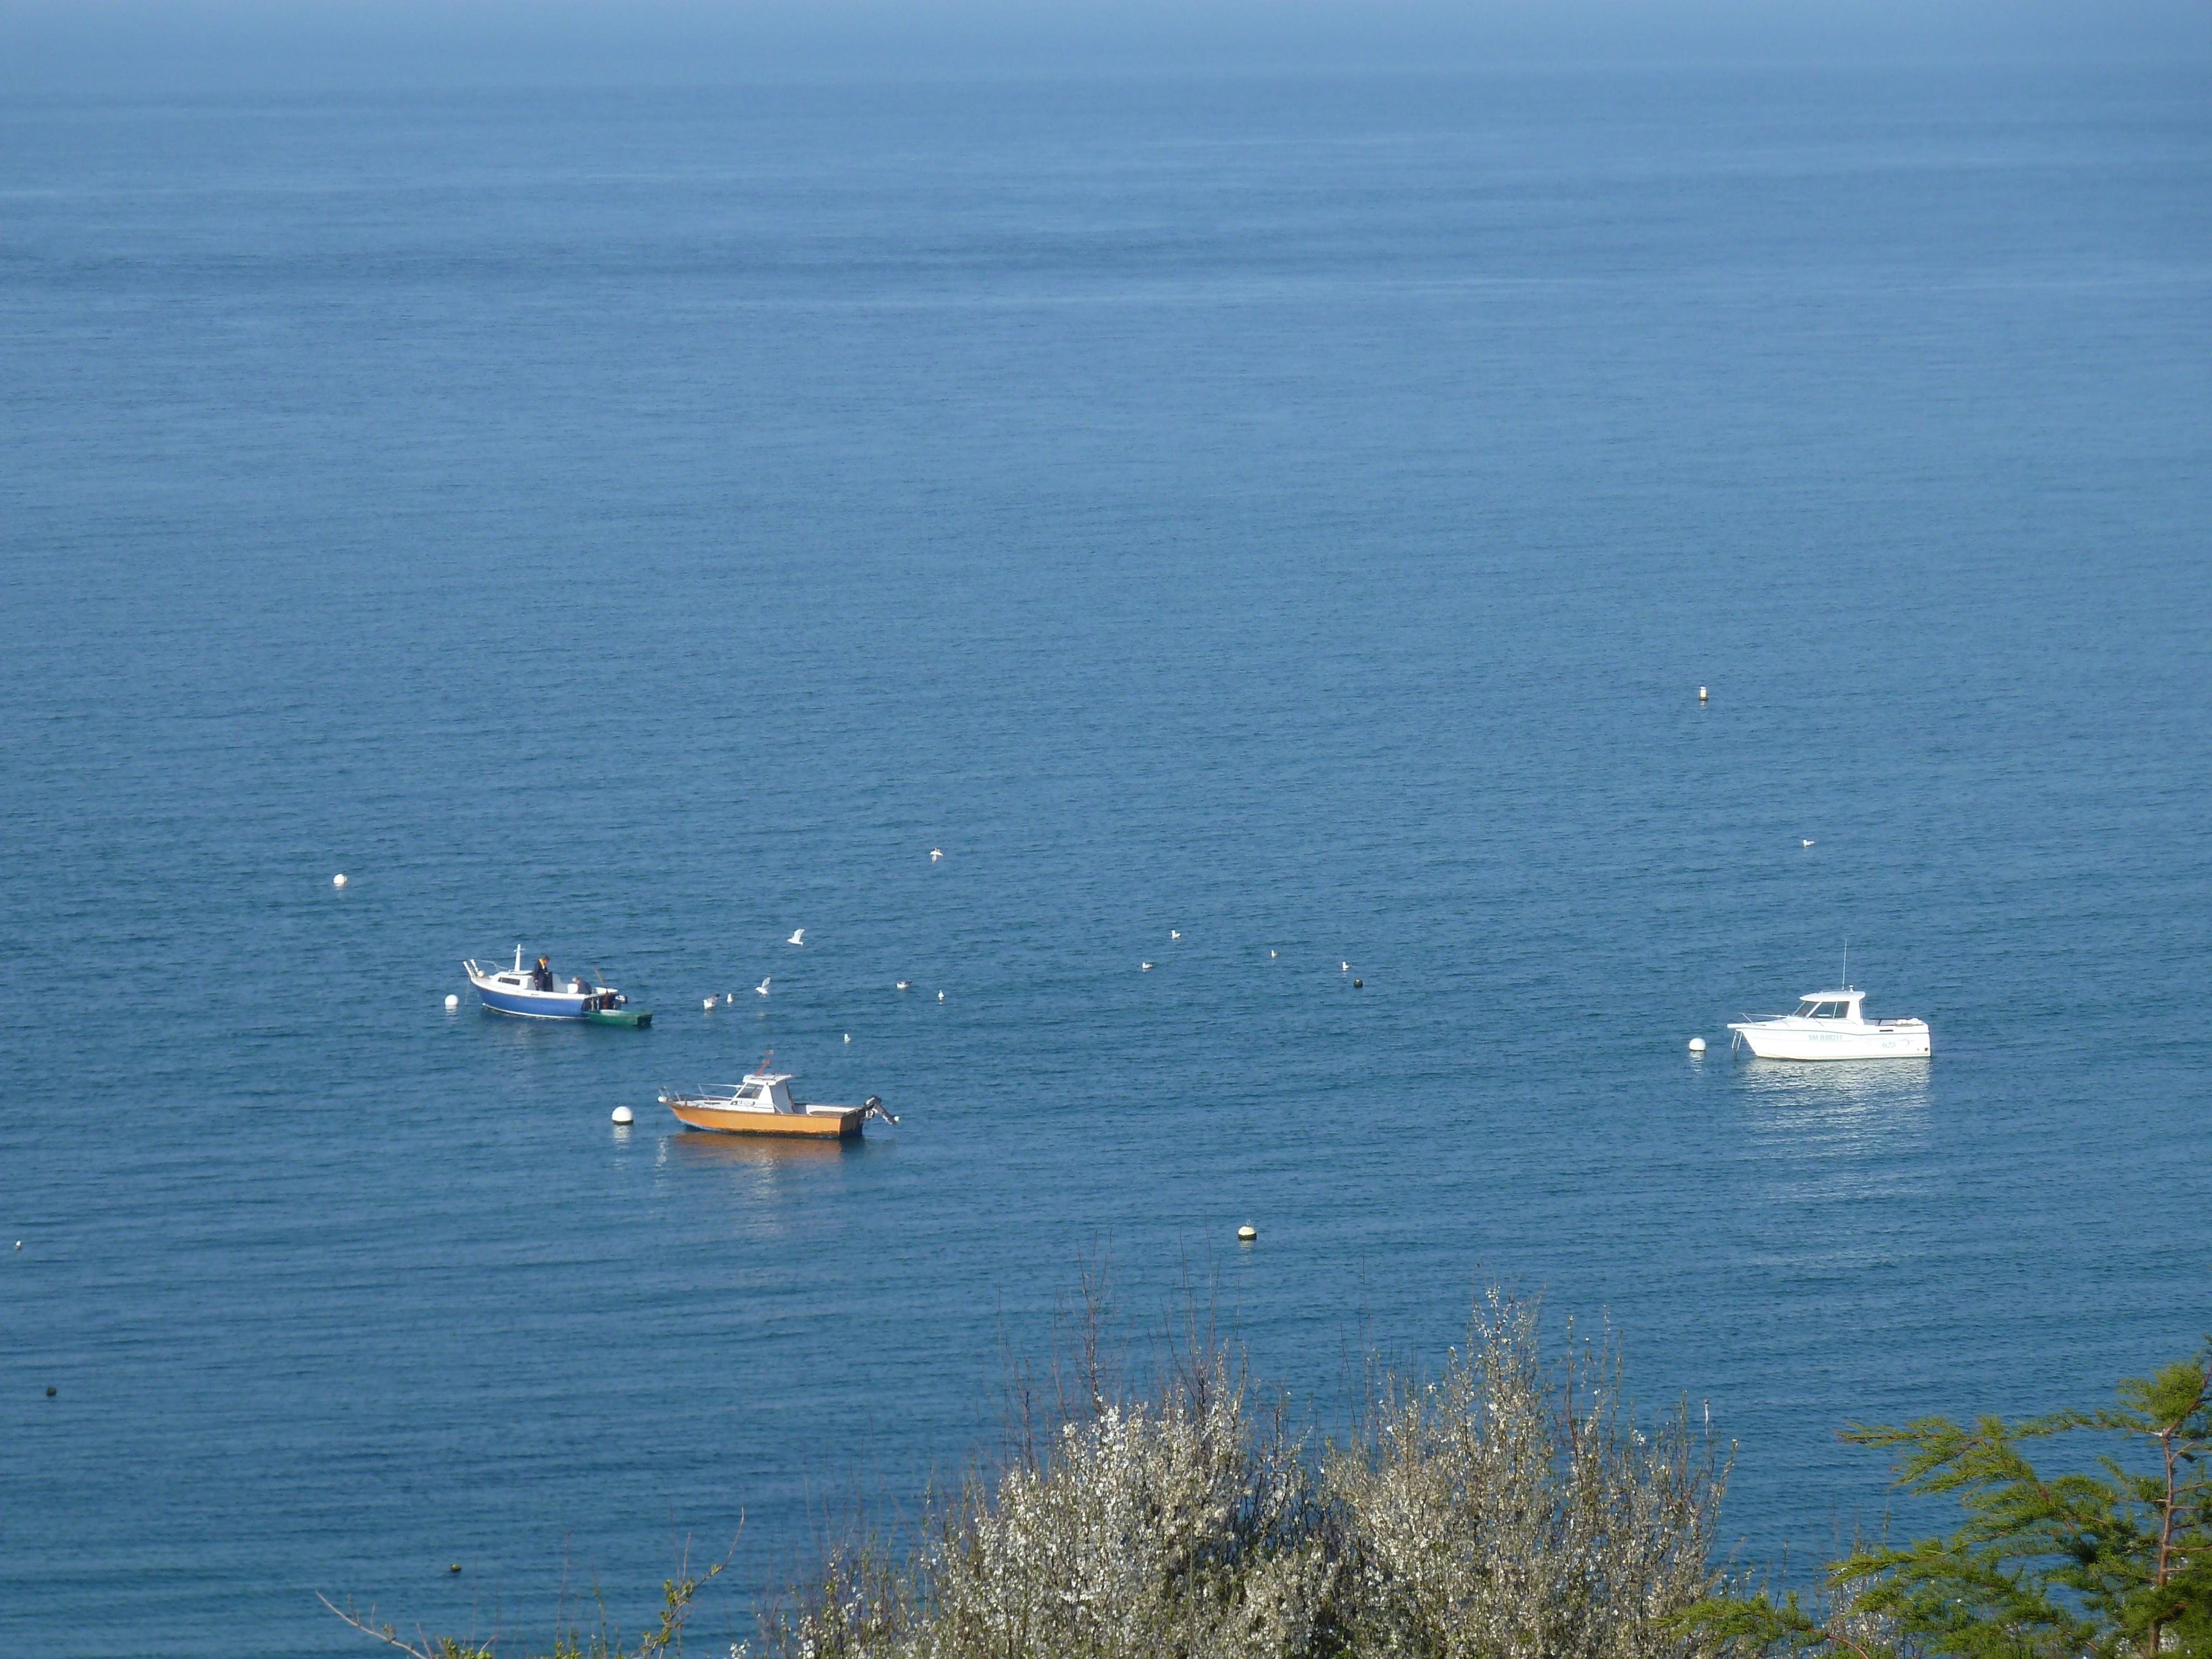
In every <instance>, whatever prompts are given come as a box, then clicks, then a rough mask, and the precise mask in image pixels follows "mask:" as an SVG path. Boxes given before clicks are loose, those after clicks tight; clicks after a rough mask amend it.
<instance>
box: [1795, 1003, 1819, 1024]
mask: <svg viewBox="0 0 2212 1659" xmlns="http://www.w3.org/2000/svg"><path fill="white" fill-rule="evenodd" d="M1818 1006H1820V1005H1819V1004H1818V1003H1816V1002H1814V1001H1813V1000H1811V999H1810V998H1808V999H1807V1000H1805V1001H1803V1002H1801V1003H1799V1004H1798V1005H1797V1016H1796V1017H1797V1018H1799V1019H1810V1018H1812V1017H1813V1010H1814V1009H1815V1008H1817V1007H1818Z"/></svg>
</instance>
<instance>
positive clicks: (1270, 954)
mask: <svg viewBox="0 0 2212 1659" xmlns="http://www.w3.org/2000/svg"><path fill="white" fill-rule="evenodd" d="M1274 959H1275V953H1274V952H1273V951H1268V952H1267V960H1268V961H1270V962H1273V960H1274Z"/></svg>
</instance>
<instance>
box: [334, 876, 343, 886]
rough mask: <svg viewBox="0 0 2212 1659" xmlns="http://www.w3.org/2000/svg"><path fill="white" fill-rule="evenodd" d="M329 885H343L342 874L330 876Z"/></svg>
mask: <svg viewBox="0 0 2212 1659" xmlns="http://www.w3.org/2000/svg"><path fill="white" fill-rule="evenodd" d="M344 885H345V878H344V877H343V876H332V877H331V886H333V887H343V886H344Z"/></svg>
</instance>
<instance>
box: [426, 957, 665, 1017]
mask: <svg viewBox="0 0 2212 1659" xmlns="http://www.w3.org/2000/svg"><path fill="white" fill-rule="evenodd" d="M461 966H462V968H463V969H465V970H466V971H467V974H468V976H469V983H470V984H471V985H473V986H475V987H477V996H479V997H481V998H482V999H483V1006H485V1007H487V1008H489V1009H490V1010H491V1011H492V1012H494V1013H495V1014H519V1015H520V1016H521V1017H522V1018H525V1019H581V1020H589V1021H591V1022H592V1023H593V1024H600V1025H649V1024H652V1023H653V1016H652V1015H651V1014H650V1013H649V1012H646V1011H645V1010H643V1009H633V1008H631V1007H630V1006H629V998H628V997H626V996H624V995H623V994H622V993H621V992H620V991H617V989H615V987H613V986H611V985H601V984H600V983H599V981H598V978H597V976H596V975H594V976H593V977H592V978H591V979H588V980H587V979H584V978H581V977H580V976H578V975H574V974H556V973H555V972H554V971H553V969H552V966H551V964H550V963H548V962H547V961H546V959H545V958H544V957H538V965H537V966H536V967H534V968H526V967H524V966H523V965H522V947H521V946H520V945H516V946H515V947H514V966H513V967H512V968H501V967H487V966H485V965H484V964H483V963H480V962H477V961H476V960H475V959H474V958H473V957H471V959H470V960H469V961H466V962H464V963H462V964H461Z"/></svg>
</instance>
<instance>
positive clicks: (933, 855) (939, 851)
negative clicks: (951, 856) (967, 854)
mask: <svg viewBox="0 0 2212 1659" xmlns="http://www.w3.org/2000/svg"><path fill="white" fill-rule="evenodd" d="M944 856H945V849H944V848H942V847H933V848H930V849H929V861H930V862H931V863H932V864H934V863H936V862H937V861H938V860H939V859H941V858H943V857H944Z"/></svg>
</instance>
